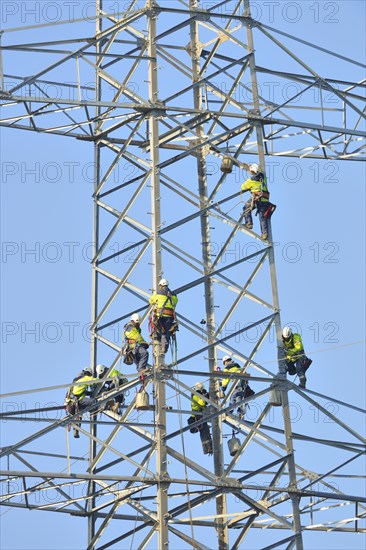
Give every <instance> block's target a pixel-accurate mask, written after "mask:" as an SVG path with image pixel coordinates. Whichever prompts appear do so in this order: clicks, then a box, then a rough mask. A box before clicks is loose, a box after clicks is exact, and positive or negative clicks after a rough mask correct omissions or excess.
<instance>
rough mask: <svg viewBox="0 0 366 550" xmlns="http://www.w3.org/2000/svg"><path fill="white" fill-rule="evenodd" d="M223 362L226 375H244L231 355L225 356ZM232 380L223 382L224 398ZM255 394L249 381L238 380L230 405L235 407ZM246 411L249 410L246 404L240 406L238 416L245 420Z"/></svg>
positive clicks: (228, 379) (227, 379)
mask: <svg viewBox="0 0 366 550" xmlns="http://www.w3.org/2000/svg"><path fill="white" fill-rule="evenodd" d="M222 362H223V364H224V370H223V372H224V373H231V372H232V373H236V374H239V373H242V374H243V371H242V369H241V368H240V366H239V365H238V363H235V361H233V359H232V357H230V355H224V357H223V358H222ZM230 380H232V379H231V378H230V377H228V378H224V380H223V381H222V382H221V391H222V392H223V394H222V395H223V396H225V391H226V389H227V387H228V384H229V382H230ZM254 393H255V392H254V391H253V390H252V388H251V387H250V386H249V384H248V381H247V380H243V379H242V380H236V386H235V389H234V391H233V393H232V394H231V399H230V405H234V406H235V405H236V403H237V402H238V401H242V400H243V399H245V398H246V397H250V396H251V395H254ZM246 410H247V405H246V404H242V405H239V407H238V408H237V414H238V416H239V418H244V416H245V413H246ZM231 412H233V411H231Z"/></svg>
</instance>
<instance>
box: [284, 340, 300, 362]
mask: <svg viewBox="0 0 366 550" xmlns="http://www.w3.org/2000/svg"><path fill="white" fill-rule="evenodd" d="M282 342H283V347H284V349H285V351H286V355H287V359H288V360H289V361H296V360H297V359H299V358H300V357H301V356H302V355H304V353H305V352H304V346H303V344H302V340H301V336H300V334H297V333H295V334H293V335H292V337H291V338H290V340H285V339H284V338H282Z"/></svg>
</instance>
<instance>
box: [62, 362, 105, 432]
mask: <svg viewBox="0 0 366 550" xmlns="http://www.w3.org/2000/svg"><path fill="white" fill-rule="evenodd" d="M85 371H86V374H84V376H81V377H79V378H78V377H75V379H74V381H73V382H75V384H74V385H72V386H71V387H70V388H69V390H68V392H67V394H66V398H65V405H66V411H67V413H68V414H70V415H71V416H72V415H74V414H77V413H80V416H78V417H77V418H76V419H75V425H76V427H75V428H74V437H76V438H79V437H80V435H79V430H78V427H79V426H80V424H81V419H82V414H83V410H84V409H86V408H87V407H88V406H89V405H91V404H93V403H95V401H96V400H95V398H93V397H90V396H91V395H92V394H93V393H94V391H95V389H96V385H95V384H97V383H98V382H99V378H95V377H94V376H92V369H89V368H87V369H84V373H85ZM90 412H91V411H90Z"/></svg>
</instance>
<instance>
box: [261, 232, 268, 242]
mask: <svg viewBox="0 0 366 550" xmlns="http://www.w3.org/2000/svg"><path fill="white" fill-rule="evenodd" d="M261 239H262V241H266V240H267V239H268V233H262V235H261Z"/></svg>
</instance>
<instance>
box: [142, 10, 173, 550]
mask: <svg viewBox="0 0 366 550" xmlns="http://www.w3.org/2000/svg"><path fill="white" fill-rule="evenodd" d="M147 8H148V12H147V21H148V52H149V58H150V61H149V102H150V104H151V112H150V115H149V141H150V151H151V177H150V182H151V213H152V264H153V288H154V289H157V288H158V282H159V279H160V277H161V276H162V257H161V239H160V233H159V232H160V229H161V213H160V173H159V162H160V155H159V123H158V119H157V117H158V114H159V100H158V95H159V91H158V74H157V72H158V64H157V52H156V18H157V16H158V13H159V12H158V10H157V5H156V2H155V0H148V1H147ZM159 348H160V346H159V342H158V341H157V340H156V339H154V372H155V376H154V390H155V409H156V413H155V421H156V429H155V448H156V467H157V476H158V480H159V481H158V494H157V496H158V499H157V500H158V510H157V516H158V526H157V528H158V534H159V549H161V550H165V549H166V548H168V546H169V537H168V535H169V531H168V525H167V520H168V487H169V475H168V462H167V452H166V441H165V437H166V410H165V405H166V392H165V382H164V379H163V376H162V374H161V368H162V366H164V361H163V356H162V355H161V354H160V350H159Z"/></svg>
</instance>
